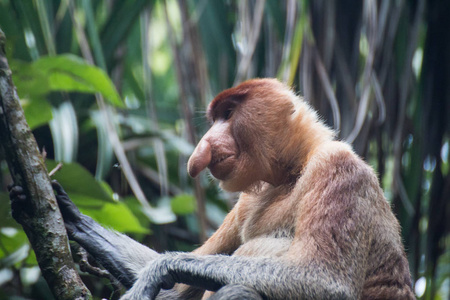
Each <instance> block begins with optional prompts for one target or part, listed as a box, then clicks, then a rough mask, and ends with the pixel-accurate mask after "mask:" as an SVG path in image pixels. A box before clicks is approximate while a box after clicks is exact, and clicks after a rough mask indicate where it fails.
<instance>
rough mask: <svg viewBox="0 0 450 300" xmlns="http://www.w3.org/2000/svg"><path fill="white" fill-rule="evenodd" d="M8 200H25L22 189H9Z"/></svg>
mask: <svg viewBox="0 0 450 300" xmlns="http://www.w3.org/2000/svg"><path fill="white" fill-rule="evenodd" d="M9 198H10V199H11V200H25V199H26V196H25V191H24V190H23V187H21V186H19V185H14V186H12V187H11V188H10V189H9Z"/></svg>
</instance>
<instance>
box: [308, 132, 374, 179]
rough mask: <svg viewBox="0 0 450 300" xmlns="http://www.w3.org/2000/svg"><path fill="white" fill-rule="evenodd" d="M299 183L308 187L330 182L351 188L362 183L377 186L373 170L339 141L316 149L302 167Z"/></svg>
mask: <svg viewBox="0 0 450 300" xmlns="http://www.w3.org/2000/svg"><path fill="white" fill-rule="evenodd" d="M300 182H303V183H304V185H307V186H309V187H317V185H321V184H329V183H331V182H333V183H337V184H338V185H342V186H345V185H348V184H350V185H352V186H353V187H354V186H355V185H354V184H355V183H357V186H358V184H362V183H363V182H366V183H370V184H371V185H374V186H378V180H377V176H376V174H375V171H374V170H373V168H372V167H371V166H369V165H368V164H367V163H366V162H365V161H364V160H363V159H362V158H361V157H359V156H358V155H357V154H356V153H355V152H354V151H353V149H352V147H351V146H350V145H349V144H347V143H345V142H341V141H331V142H327V143H324V144H323V145H322V146H321V147H319V148H318V149H316V150H315V151H314V153H312V154H311V155H310V157H309V159H308V162H307V164H306V165H305V167H304V170H303V172H302V176H301V178H300Z"/></svg>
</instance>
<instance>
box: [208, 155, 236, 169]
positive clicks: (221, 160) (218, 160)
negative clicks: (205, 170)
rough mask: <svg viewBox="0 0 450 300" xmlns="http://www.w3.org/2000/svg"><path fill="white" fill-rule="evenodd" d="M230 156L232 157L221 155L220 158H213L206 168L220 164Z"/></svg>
mask: <svg viewBox="0 0 450 300" xmlns="http://www.w3.org/2000/svg"><path fill="white" fill-rule="evenodd" d="M232 156H233V154H227V155H223V156H221V157H217V158H214V159H212V160H211V162H210V163H209V166H208V167H211V166H214V165H217V164H220V163H221V162H223V161H225V160H227V159H228V158H230V157H232Z"/></svg>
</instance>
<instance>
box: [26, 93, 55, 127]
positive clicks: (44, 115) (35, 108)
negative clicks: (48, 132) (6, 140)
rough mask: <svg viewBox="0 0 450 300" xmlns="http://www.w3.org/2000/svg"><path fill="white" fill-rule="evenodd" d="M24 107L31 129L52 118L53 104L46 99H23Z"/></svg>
mask: <svg viewBox="0 0 450 300" xmlns="http://www.w3.org/2000/svg"><path fill="white" fill-rule="evenodd" d="M22 107H23V111H24V112H25V117H26V119H27V123H28V125H29V126H30V128H31V129H35V128H37V127H39V126H41V125H44V124H47V123H48V122H49V121H50V120H51V119H52V106H51V105H50V104H49V103H48V102H47V101H46V100H44V99H34V100H32V101H22Z"/></svg>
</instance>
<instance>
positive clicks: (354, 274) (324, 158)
mask: <svg viewBox="0 0 450 300" xmlns="http://www.w3.org/2000/svg"><path fill="white" fill-rule="evenodd" d="M230 106H231V107H232V108H233V112H232V114H231V117H230V118H229V120H221V118H222V117H223V116H224V110H226V109H228V108H229V107H230ZM207 115H208V118H209V119H210V121H211V122H212V123H213V126H212V128H213V129H211V130H212V132H213V134H211V133H207V134H206V135H205V137H204V138H203V139H204V140H202V141H201V142H200V143H208V147H207V149H210V150H207V151H211V153H210V155H211V157H212V158H211V161H215V160H217V157H221V155H222V156H223V154H222V153H221V151H222V148H226V150H224V151H228V152H230V151H234V152H236V153H235V156H233V157H232V158H230V159H229V160H226V161H225V162H224V163H223V166H224V169H226V172H224V174H222V173H220V172H219V171H217V170H216V173H217V174H219V173H220V176H223V178H219V179H220V180H221V185H222V187H224V188H225V189H228V190H232V191H242V194H241V196H240V198H239V201H238V202H237V204H236V206H235V207H234V208H233V210H232V211H231V212H230V213H229V214H228V216H227V217H226V219H225V221H224V223H223V225H222V226H221V227H220V228H219V229H218V230H217V232H216V233H215V234H214V235H213V236H212V237H211V238H210V239H209V240H208V241H206V243H205V244H204V245H203V246H201V247H200V248H199V249H197V250H196V251H195V252H196V253H198V254H202V255H206V254H229V255H242V256H264V257H278V258H280V259H281V260H282V261H284V263H286V264H288V265H292V266H298V267H299V268H302V267H304V266H315V265H317V266H320V268H321V269H322V270H324V271H325V272H326V273H328V274H330V275H331V278H335V280H336V281H339V282H340V281H342V284H346V285H349V286H351V287H352V289H354V290H355V291H356V294H357V295H358V298H359V299H414V295H413V293H412V289H411V281H410V275H409V268H408V263H407V260H406V257H405V253H404V250H403V246H402V243H401V239H400V234H399V224H398V222H397V220H396V218H395V217H394V215H393V214H392V212H391V209H390V207H389V204H388V203H387V201H386V200H385V198H384V196H383V192H382V190H381V188H380V186H379V183H378V180H377V177H376V176H375V174H374V171H373V170H372V168H371V167H369V166H368V165H367V164H366V163H364V162H363V160H361V159H360V158H359V157H358V156H357V155H356V154H355V153H354V152H353V151H352V149H351V147H350V146H349V145H347V144H345V143H344V142H340V141H336V140H334V134H333V132H332V131H331V130H330V129H328V128H327V127H326V126H325V125H323V124H322V122H320V120H319V119H318V117H317V115H316V113H315V112H314V111H313V110H312V109H311V108H310V107H309V106H308V105H307V104H306V103H305V102H304V101H303V100H302V99H301V98H299V97H297V96H296V95H294V94H293V92H292V91H291V90H290V89H289V88H287V87H286V86H285V85H283V84H281V83H280V82H278V81H276V80H274V79H255V80H250V81H247V82H245V83H242V84H241V85H239V86H237V87H234V88H231V89H228V90H226V91H224V92H222V93H220V94H219V95H218V96H217V97H216V98H215V99H214V100H213V101H212V103H211V104H210V106H209V109H208V113H207ZM216 125H217V126H221V127H216V128H221V129H220V130H222V129H223V131H220V130H217V129H214V128H215V127H214V126H216ZM214 130H216V131H214ZM204 145H205V144H204ZM205 149H206V148H205ZM228 152H227V155H228ZM200 154H201V155H204V154H205V153H204V152H203V153H199V152H194V154H193V157H194V158H191V159H192V162H191V165H190V169H192V168H194V167H195V164H197V161H196V159H197V160H201V157H200V158H198V157H196V156H198V155H200ZM210 163H211V162H210V161H209V160H208V161H204V162H202V164H203V165H202V167H201V168H204V167H206V166H207V165H208V164H210ZM231 164H233V170H234V171H228V169H229V168H230V166H231ZM210 166H211V165H210ZM220 167H221V163H218V164H217V166H215V167H214V166H213V168H216V169H217V168H220ZM213 174H214V172H213Z"/></svg>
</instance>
